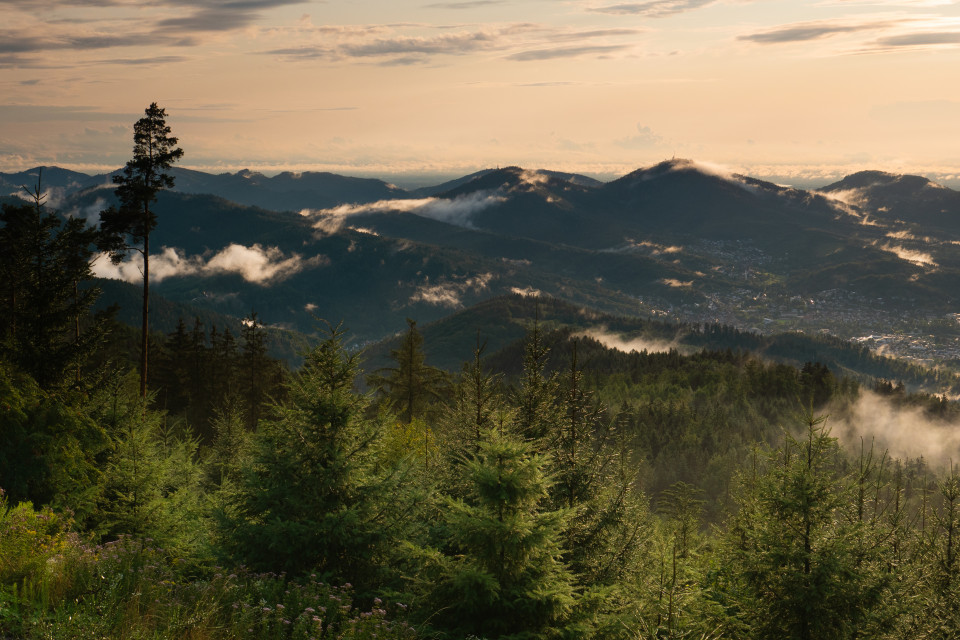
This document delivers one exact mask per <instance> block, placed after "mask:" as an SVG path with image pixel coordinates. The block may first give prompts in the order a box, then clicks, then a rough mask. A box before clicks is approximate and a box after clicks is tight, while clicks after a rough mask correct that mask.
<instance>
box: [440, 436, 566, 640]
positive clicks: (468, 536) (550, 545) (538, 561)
mask: <svg viewBox="0 0 960 640" xmlns="http://www.w3.org/2000/svg"><path fill="white" fill-rule="evenodd" d="M545 466H546V460H545V459H544V458H543V457H542V456H539V455H536V454H533V453H532V451H531V447H530V445H529V444H525V443H523V442H521V441H519V440H517V439H516V438H514V437H511V436H510V435H509V434H508V433H506V432H502V433H501V432H500V431H499V430H497V431H494V432H489V433H488V434H487V437H485V438H484V440H483V441H482V442H481V443H480V449H479V452H478V454H477V455H476V457H473V458H471V459H469V460H467V461H466V462H465V463H464V468H463V472H464V474H465V476H466V478H467V481H468V487H469V494H468V496H467V498H466V499H450V501H449V502H448V506H447V511H446V515H445V517H446V521H447V525H448V529H449V532H450V535H451V540H450V543H451V544H452V548H453V550H454V551H455V553H456V555H454V556H452V557H449V558H447V559H445V560H444V561H443V562H442V567H443V568H442V572H441V575H440V576H439V580H438V582H437V583H436V586H435V590H434V592H433V594H432V599H433V603H434V606H435V607H436V608H437V609H438V611H437V613H436V616H435V618H434V620H435V621H436V624H438V625H440V626H443V627H445V628H447V629H450V630H451V632H452V633H454V634H461V635H462V634H468V633H469V634H476V635H478V636H483V637H488V638H531V639H532V638H548V637H555V636H557V635H558V634H560V633H561V629H562V628H563V627H564V626H565V619H566V618H568V616H569V615H570V613H571V610H572V608H573V606H574V604H575V593H574V576H573V575H572V574H571V573H570V572H569V570H568V569H567V568H566V567H565V566H564V564H563V562H562V560H561V551H562V550H561V547H560V544H561V534H562V531H563V526H564V521H565V519H566V518H567V517H568V515H569V514H568V513H567V512H565V511H563V510H550V509H549V508H547V506H546V505H547V502H546V498H547V488H548V486H549V478H548V476H547V475H546V471H545Z"/></svg>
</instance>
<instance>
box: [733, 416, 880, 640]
mask: <svg viewBox="0 0 960 640" xmlns="http://www.w3.org/2000/svg"><path fill="white" fill-rule="evenodd" d="M848 487H849V483H848V482H847V481H846V478H845V477H844V475H843V465H842V459H841V456H840V450H839V446H838V444H837V441H836V439H834V438H832V437H830V435H829V432H828V431H827V430H826V428H825V427H824V425H823V420H822V419H814V418H812V417H810V418H808V419H807V432H806V435H805V437H804V439H802V440H798V439H796V438H794V437H793V436H790V435H787V437H786V441H785V443H784V445H783V446H782V447H781V448H780V449H778V450H776V451H775V452H773V454H771V455H770V457H769V460H768V465H767V468H766V469H765V470H764V469H757V470H756V471H755V472H754V473H753V474H751V475H746V476H744V477H743V478H742V484H741V487H740V490H739V492H738V493H737V494H736V495H735V500H736V502H737V503H738V506H739V510H738V512H737V514H736V515H735V516H734V517H733V520H732V522H731V525H730V526H729V530H728V540H727V543H728V547H727V549H728V554H729V555H728V557H727V558H725V560H724V565H725V570H726V571H728V572H730V573H729V575H730V577H731V579H732V580H731V583H730V585H729V586H730V587H731V589H730V591H729V594H730V595H731V596H733V599H734V600H736V601H738V603H739V606H740V608H741V612H742V615H743V617H744V619H745V621H746V622H747V623H748V624H749V625H750V627H751V628H752V634H751V635H752V636H753V637H756V638H770V639H773V638H777V639H797V640H815V639H816V640H831V639H845V638H854V637H858V635H859V634H860V632H861V630H862V624H863V620H864V619H865V618H866V617H867V614H868V613H869V610H870V608H871V607H874V606H877V604H878V600H877V598H876V597H875V594H874V591H873V590H872V588H871V583H872V580H873V575H872V569H871V567H870V566H868V565H865V564H864V563H863V562H862V561H861V558H859V557H858V546H857V538H858V534H859V530H860V526H861V525H860V524H859V523H855V522H849V521H848V520H847V519H845V518H843V517H842V516H843V512H844V510H845V509H846V508H847V506H848V505H849V504H850V503H853V502H854V496H853V495H851V494H850V493H849V491H848ZM865 594H866V595H868V596H870V597H865Z"/></svg>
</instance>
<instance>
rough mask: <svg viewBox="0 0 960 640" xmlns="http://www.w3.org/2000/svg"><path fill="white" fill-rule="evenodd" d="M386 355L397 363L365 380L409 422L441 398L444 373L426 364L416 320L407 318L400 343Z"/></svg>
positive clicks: (443, 389) (422, 414)
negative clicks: (404, 331)
mask: <svg viewBox="0 0 960 640" xmlns="http://www.w3.org/2000/svg"><path fill="white" fill-rule="evenodd" d="M390 357H391V358H392V359H393V360H394V361H395V362H396V363H397V365H396V366H395V367H384V368H383V369H379V370H378V371H377V372H376V373H374V374H372V375H370V376H368V377H367V383H368V384H369V385H371V386H373V387H377V388H378V389H380V390H381V392H382V393H383V394H384V396H385V397H386V400H387V402H388V404H389V405H390V406H391V407H392V408H393V410H394V411H398V412H399V414H400V419H401V420H403V422H405V423H407V424H410V423H411V422H412V421H413V420H414V419H415V418H421V417H424V415H425V413H426V412H427V409H428V407H429V406H430V404H431V403H434V402H438V401H440V400H441V399H442V398H443V395H444V392H445V390H446V387H447V374H446V372H444V371H443V370H441V369H437V368H436V367H431V366H430V365H428V364H426V361H425V356H424V353H423V336H422V335H420V332H419V331H417V323H416V321H415V320H411V319H410V318H407V332H406V333H405V334H404V337H403V341H402V342H401V344H400V347H399V348H398V349H393V350H392V351H391V352H390Z"/></svg>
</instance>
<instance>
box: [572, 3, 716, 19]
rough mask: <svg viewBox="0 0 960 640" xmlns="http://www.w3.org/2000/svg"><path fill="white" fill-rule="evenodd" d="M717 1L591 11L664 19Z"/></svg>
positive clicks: (625, 6) (631, 5)
mask: <svg viewBox="0 0 960 640" xmlns="http://www.w3.org/2000/svg"><path fill="white" fill-rule="evenodd" d="M715 1H716V0H649V1H648V2H628V3H622V4H612V5H606V6H603V7H594V8H592V9H590V11H594V12H596V13H608V14H612V15H635V16H644V17H647V18H664V17H666V16H672V15H675V14H678V13H684V12H686V11H692V10H694V9H699V8H701V7H705V6H707V5H709V4H713V3H714V2H715Z"/></svg>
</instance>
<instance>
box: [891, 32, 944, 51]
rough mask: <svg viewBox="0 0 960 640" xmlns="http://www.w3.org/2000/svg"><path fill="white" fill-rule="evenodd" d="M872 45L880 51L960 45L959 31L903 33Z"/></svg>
mask: <svg viewBox="0 0 960 640" xmlns="http://www.w3.org/2000/svg"><path fill="white" fill-rule="evenodd" d="M874 44H875V46H877V47H878V48H882V49H896V48H901V47H929V46H939V45H954V44H960V31H940V32H917V33H904V34H900V35H896V36H887V37H885V38H879V39H878V40H877V41H876V42H875V43H874Z"/></svg>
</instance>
